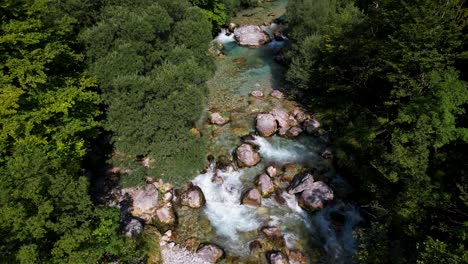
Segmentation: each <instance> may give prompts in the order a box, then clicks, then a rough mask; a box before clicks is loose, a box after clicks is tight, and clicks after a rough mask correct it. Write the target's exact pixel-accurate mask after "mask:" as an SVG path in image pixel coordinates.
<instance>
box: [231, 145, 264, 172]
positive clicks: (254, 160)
mask: <svg viewBox="0 0 468 264" xmlns="http://www.w3.org/2000/svg"><path fill="white" fill-rule="evenodd" d="M236 155H237V162H238V164H239V166H240V167H252V166H255V165H257V164H258V163H259V162H260V160H261V158H260V154H258V152H257V151H256V150H255V149H254V147H253V146H252V145H249V144H242V145H241V146H240V147H238V148H237V150H236Z"/></svg>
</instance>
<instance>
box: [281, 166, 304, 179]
mask: <svg viewBox="0 0 468 264" xmlns="http://www.w3.org/2000/svg"><path fill="white" fill-rule="evenodd" d="M301 170H302V166H301V165H300V164H296V163H291V164H286V165H285V166H284V174H283V175H282V176H281V180H283V181H287V182H290V181H292V180H293V178H294V177H295V176H296V175H297V174H299V173H300V172H301Z"/></svg>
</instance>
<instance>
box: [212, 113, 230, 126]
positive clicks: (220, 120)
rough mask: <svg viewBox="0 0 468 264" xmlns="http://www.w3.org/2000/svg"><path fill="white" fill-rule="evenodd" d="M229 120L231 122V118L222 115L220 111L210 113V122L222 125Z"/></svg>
mask: <svg viewBox="0 0 468 264" xmlns="http://www.w3.org/2000/svg"><path fill="white" fill-rule="evenodd" d="M227 122H229V120H227V119H225V118H224V117H222V116H221V114H220V113H212V114H211V115H210V123H211V124H213V125H218V126H222V125H224V124H226V123H227Z"/></svg>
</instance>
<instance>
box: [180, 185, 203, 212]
mask: <svg viewBox="0 0 468 264" xmlns="http://www.w3.org/2000/svg"><path fill="white" fill-rule="evenodd" d="M180 203H181V204H182V205H185V206H188V207H190V208H201V207H202V206H203V205H204V204H205V196H204V195H203V192H202V190H201V189H200V187H198V186H195V185H192V186H191V187H190V188H189V189H188V190H187V191H186V192H184V193H182V194H181V195H180Z"/></svg>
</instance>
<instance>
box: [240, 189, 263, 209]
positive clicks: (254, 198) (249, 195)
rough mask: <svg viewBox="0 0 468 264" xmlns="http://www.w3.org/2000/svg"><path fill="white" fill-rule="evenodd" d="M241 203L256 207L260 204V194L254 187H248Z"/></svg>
mask: <svg viewBox="0 0 468 264" xmlns="http://www.w3.org/2000/svg"><path fill="white" fill-rule="evenodd" d="M242 204H245V205H250V206H255V207H258V206H260V205H261V204H262V196H261V195H260V192H259V191H258V190H257V189H256V188H252V189H249V190H248V191H246V192H245V193H244V195H243V196H242Z"/></svg>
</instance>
